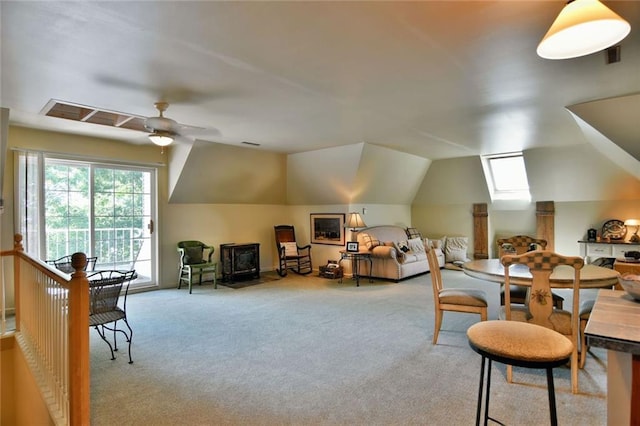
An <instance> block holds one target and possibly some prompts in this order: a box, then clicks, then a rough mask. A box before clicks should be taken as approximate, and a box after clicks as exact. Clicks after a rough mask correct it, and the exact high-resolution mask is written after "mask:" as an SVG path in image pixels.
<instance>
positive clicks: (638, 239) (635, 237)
mask: <svg viewBox="0 0 640 426" xmlns="http://www.w3.org/2000/svg"><path fill="white" fill-rule="evenodd" d="M624 226H635V227H636V232H634V233H633V235H631V238H629V242H630V243H640V237H639V236H638V228H639V227H640V219H627V220H625V221H624Z"/></svg>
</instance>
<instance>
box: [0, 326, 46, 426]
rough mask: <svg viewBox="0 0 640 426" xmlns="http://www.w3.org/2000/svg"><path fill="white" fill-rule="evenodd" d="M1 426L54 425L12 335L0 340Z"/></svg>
mask: <svg viewBox="0 0 640 426" xmlns="http://www.w3.org/2000/svg"><path fill="white" fill-rule="evenodd" d="M0 367H1V370H0V371H1V372H2V374H1V375H0V376H1V377H0V386H1V388H0V389H1V391H2V393H1V395H0V424H3V425H38V426H47V425H53V424H55V423H54V422H53V420H52V419H51V416H50V415H49V411H48V408H47V406H46V404H45V402H44V400H43V398H42V395H41V394H40V390H39V388H38V386H37V385H36V382H35V380H34V378H33V375H32V374H31V372H30V370H29V367H28V366H27V363H26V361H25V359H24V356H23V355H22V352H21V351H20V350H19V348H18V346H17V343H15V339H14V338H13V335H11V336H8V337H3V338H2V339H0Z"/></svg>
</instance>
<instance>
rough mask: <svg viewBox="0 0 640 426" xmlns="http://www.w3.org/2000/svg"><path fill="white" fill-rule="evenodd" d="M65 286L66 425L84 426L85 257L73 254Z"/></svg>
mask: <svg viewBox="0 0 640 426" xmlns="http://www.w3.org/2000/svg"><path fill="white" fill-rule="evenodd" d="M71 265H72V266H73V269H75V272H74V273H73V274H71V281H70V286H69V412H70V424H71V426H75V425H87V424H89V422H90V418H89V403H90V398H89V390H90V380H89V378H90V376H89V371H90V370H89V369H90V362H89V280H88V279H87V273H86V272H85V271H84V269H85V267H86V265H87V256H86V255H85V254H84V253H74V254H73V255H72V256H71Z"/></svg>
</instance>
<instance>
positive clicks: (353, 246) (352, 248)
mask: <svg viewBox="0 0 640 426" xmlns="http://www.w3.org/2000/svg"><path fill="white" fill-rule="evenodd" d="M347 251H348V252H349V253H357V252H359V251H360V244H359V243H358V242H357V241H349V242H348V243H347Z"/></svg>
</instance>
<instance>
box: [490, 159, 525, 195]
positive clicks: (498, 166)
mask: <svg viewBox="0 0 640 426" xmlns="http://www.w3.org/2000/svg"><path fill="white" fill-rule="evenodd" d="M482 166H483V168H484V172H485V177H486V179H487V185H488V186H489V192H490V193H491V199H492V200H526V201H531V194H530V193H529V181H528V180H527V169H526V168H525V165H524V157H523V156H522V153H521V152H515V153H509V154H500V155H492V156H486V157H483V158H482Z"/></svg>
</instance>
